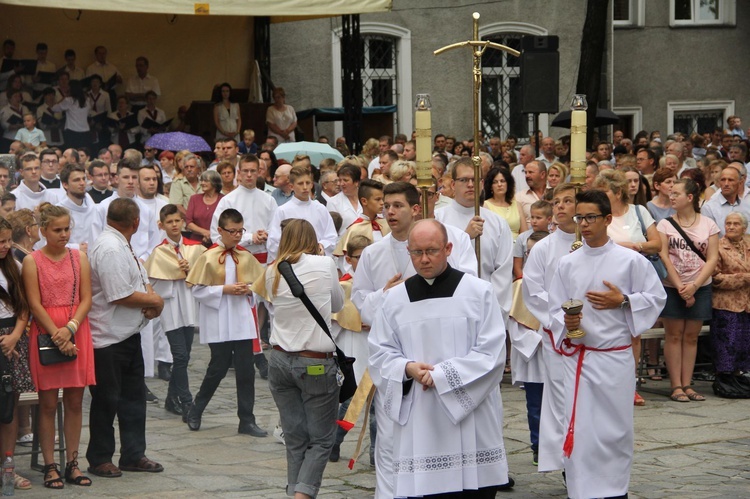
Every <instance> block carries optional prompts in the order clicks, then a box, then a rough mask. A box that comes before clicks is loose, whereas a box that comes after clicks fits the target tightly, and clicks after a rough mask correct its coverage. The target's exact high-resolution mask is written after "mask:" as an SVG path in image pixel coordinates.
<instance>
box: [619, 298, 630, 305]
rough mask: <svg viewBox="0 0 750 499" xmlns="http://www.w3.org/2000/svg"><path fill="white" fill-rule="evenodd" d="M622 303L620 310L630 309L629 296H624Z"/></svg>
mask: <svg viewBox="0 0 750 499" xmlns="http://www.w3.org/2000/svg"><path fill="white" fill-rule="evenodd" d="M622 296H623V298H622V303H620V308H630V298H628V295H622Z"/></svg>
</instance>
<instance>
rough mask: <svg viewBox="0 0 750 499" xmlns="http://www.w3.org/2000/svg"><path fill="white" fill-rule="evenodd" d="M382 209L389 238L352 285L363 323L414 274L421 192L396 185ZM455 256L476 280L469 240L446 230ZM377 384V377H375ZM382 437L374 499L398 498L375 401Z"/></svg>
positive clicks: (388, 426)
mask: <svg viewBox="0 0 750 499" xmlns="http://www.w3.org/2000/svg"><path fill="white" fill-rule="evenodd" d="M383 195H384V196H383V208H384V215H385V218H386V221H387V222H388V226H389V227H390V229H391V233H390V234H387V235H385V236H383V238H382V239H381V240H380V241H377V242H376V243H374V244H371V245H370V246H368V247H367V248H365V249H364V251H363V252H362V255H361V257H360V260H359V266H358V267H357V272H356V274H355V275H354V281H353V283H352V303H354V306H355V307H357V309H358V310H359V313H360V315H361V317H362V323H363V324H368V325H371V324H373V322H374V321H375V318H376V317H377V315H378V313H379V311H380V308H381V306H382V305H383V299H384V296H385V292H386V291H388V290H389V289H391V288H393V287H394V286H396V285H398V284H400V283H401V282H403V280H404V279H406V278H408V277H411V276H413V275H414V274H415V273H416V270H415V268H414V265H413V264H412V261H411V259H410V258H409V253H408V251H407V238H408V236H409V231H410V230H411V228H412V226H413V225H414V223H415V222H416V221H417V220H418V219H419V215H420V202H419V191H418V190H417V188H416V187H414V186H413V185H412V184H410V183H408V182H393V183H391V184H388V185H386V186H385V187H384V189H383ZM446 230H447V232H448V239H449V241H450V242H451V244H452V248H453V249H452V251H451V252H450V255H448V257H447V258H448V263H450V265H451V266H452V267H453V268H455V269H458V270H461V271H462V272H466V273H468V274H472V275H476V271H477V258H476V255H475V254H474V250H473V249H472V247H471V241H470V240H469V236H468V235H467V234H466V233H465V232H464V231H462V230H460V229H456V228H455V227H446ZM373 379H374V378H373ZM374 404H375V414H376V417H375V419H376V421H377V428H378V437H377V438H376V440H375V446H374V447H375V455H374V458H373V457H372V455H371V460H373V459H374V461H373V462H375V464H376V466H375V472H376V486H375V497H376V499H385V498H388V499H390V498H392V497H394V494H393V473H392V472H391V470H392V469H393V455H392V451H393V422H392V421H391V420H390V419H389V416H388V415H387V414H386V413H385V410H384V403H383V399H382V398H381V397H380V396H379V395H377V394H376V396H375V399H374Z"/></svg>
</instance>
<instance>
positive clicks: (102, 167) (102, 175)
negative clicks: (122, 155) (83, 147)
mask: <svg viewBox="0 0 750 499" xmlns="http://www.w3.org/2000/svg"><path fill="white" fill-rule="evenodd" d="M115 168H117V167H115ZM88 173H89V178H90V179H91V186H90V187H89V190H88V193H89V196H91V199H92V200H93V201H94V203H96V204H99V203H101V202H102V201H104V200H105V199H107V198H108V197H110V196H111V195H112V191H111V190H110V189H109V167H108V166H107V165H106V163H104V162H103V161H99V160H95V161H92V162H91V163H90V164H89V170H88Z"/></svg>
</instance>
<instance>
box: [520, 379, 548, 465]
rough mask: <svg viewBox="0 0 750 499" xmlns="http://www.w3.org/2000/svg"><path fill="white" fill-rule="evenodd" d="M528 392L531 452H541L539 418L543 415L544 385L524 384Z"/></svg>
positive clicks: (527, 409) (527, 410)
mask: <svg viewBox="0 0 750 499" xmlns="http://www.w3.org/2000/svg"><path fill="white" fill-rule="evenodd" d="M523 386H524V391H525V392H526V414H527V417H528V420H529V433H530V434H531V450H532V451H534V452H538V451H539V417H540V416H541V414H542V393H543V392H544V383H524V384H523Z"/></svg>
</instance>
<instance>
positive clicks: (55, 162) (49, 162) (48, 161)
mask: <svg viewBox="0 0 750 499" xmlns="http://www.w3.org/2000/svg"><path fill="white" fill-rule="evenodd" d="M42 164H43V165H58V164H60V161H58V160H56V159H45V160H44V161H42Z"/></svg>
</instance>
